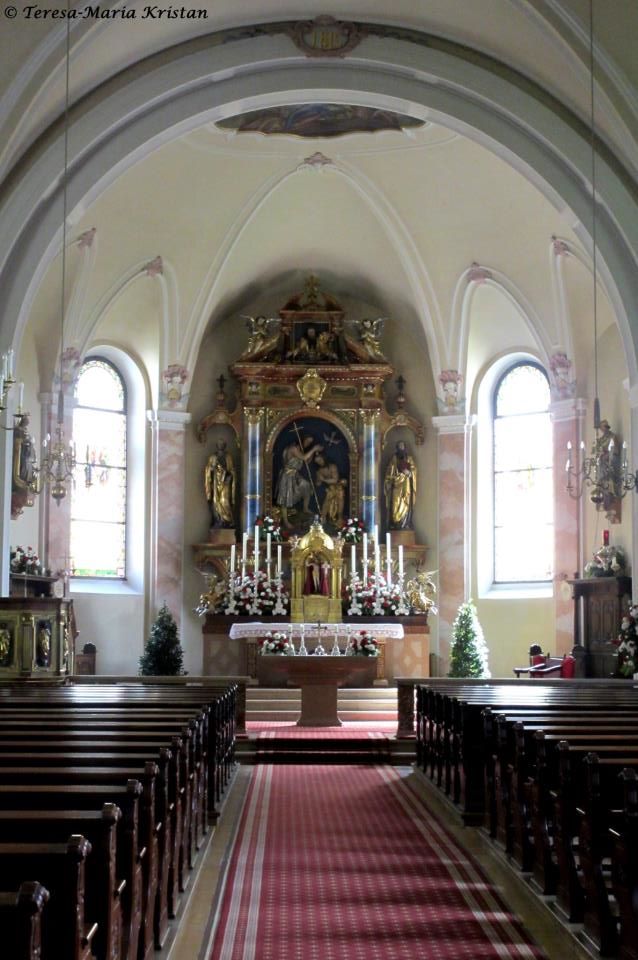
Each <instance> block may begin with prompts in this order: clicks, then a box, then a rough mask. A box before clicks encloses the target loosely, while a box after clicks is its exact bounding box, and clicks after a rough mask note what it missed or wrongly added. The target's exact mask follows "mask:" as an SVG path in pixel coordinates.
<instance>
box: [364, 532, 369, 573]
mask: <svg viewBox="0 0 638 960" xmlns="http://www.w3.org/2000/svg"><path fill="white" fill-rule="evenodd" d="M363 562H364V563H365V564H366V566H367V564H368V534H367V533H364V535H363Z"/></svg>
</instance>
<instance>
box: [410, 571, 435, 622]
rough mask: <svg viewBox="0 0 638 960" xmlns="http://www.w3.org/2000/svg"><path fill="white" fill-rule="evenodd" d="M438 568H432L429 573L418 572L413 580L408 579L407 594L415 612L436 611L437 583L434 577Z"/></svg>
mask: <svg viewBox="0 0 638 960" xmlns="http://www.w3.org/2000/svg"><path fill="white" fill-rule="evenodd" d="M435 574H436V570H430V571H429V572H428V573H417V575H416V577H414V579H413V580H408V582H407V583H406V585H405V596H406V599H407V601H408V604H409V605H410V607H411V609H412V611H413V612H414V613H428V612H429V611H430V610H431V611H432V613H436V604H435V602H434V599H433V598H434V597H435V596H436V584H435V583H434V580H433V579H432V578H433V577H434V576H435Z"/></svg>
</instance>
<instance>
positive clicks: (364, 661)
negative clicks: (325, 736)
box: [266, 654, 371, 727]
mask: <svg viewBox="0 0 638 960" xmlns="http://www.w3.org/2000/svg"><path fill="white" fill-rule="evenodd" d="M266 656H267V658H268V660H269V661H271V663H270V665H271V667H272V669H273V670H274V671H276V672H279V673H281V675H282V678H285V680H286V682H287V684H288V685H290V686H295V687H300V688H301V716H300V717H299V719H298V720H297V726H298V727H340V726H341V725H342V724H341V720H340V719H339V714H338V712H337V703H338V688H339V687H340V686H341V685H342V684H343V683H344V682H345V681H346V679H347V678H348V677H349V676H350V675H351V674H352V673H355V672H356V671H359V670H363V669H366V667H367V665H368V661H369V660H370V659H371V658H370V657H363V656H354V657H345V656H341V657H332V656H323V657H322V656H319V657H294V656H292V657H289V656H278V655H276V654H275V655H266Z"/></svg>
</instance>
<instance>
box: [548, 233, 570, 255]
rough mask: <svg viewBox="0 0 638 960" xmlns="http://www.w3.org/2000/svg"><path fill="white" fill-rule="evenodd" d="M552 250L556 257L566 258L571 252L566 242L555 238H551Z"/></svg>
mask: <svg viewBox="0 0 638 960" xmlns="http://www.w3.org/2000/svg"><path fill="white" fill-rule="evenodd" d="M552 250H553V251H554V255H555V256H557V257H568V256H569V255H570V253H571V252H572V251H571V248H570V246H569V244H568V243H567V241H566V240H561V239H560V237H556V236H552Z"/></svg>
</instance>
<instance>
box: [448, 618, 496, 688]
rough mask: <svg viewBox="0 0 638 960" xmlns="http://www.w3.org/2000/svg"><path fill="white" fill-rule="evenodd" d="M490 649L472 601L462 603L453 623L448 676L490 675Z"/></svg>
mask: <svg viewBox="0 0 638 960" xmlns="http://www.w3.org/2000/svg"><path fill="white" fill-rule="evenodd" d="M487 657H488V650H487V644H486V643H485V637H484V636H483V630H482V629H481V624H480V623H479V621H478V616H477V613H476V607H475V606H474V604H473V603H472V601H471V600H470V601H468V602H467V603H462V604H461V606H460V607H459V610H458V613H457V615H456V620H455V621H454V624H453V625H452V644H451V647H450V669H449V672H448V677H490V676H491V673H490V671H489V669H488V666H487Z"/></svg>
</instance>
